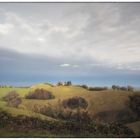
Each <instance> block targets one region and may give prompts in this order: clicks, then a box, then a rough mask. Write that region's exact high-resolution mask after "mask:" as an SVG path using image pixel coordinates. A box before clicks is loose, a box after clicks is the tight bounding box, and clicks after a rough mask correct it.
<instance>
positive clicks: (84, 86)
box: [80, 85, 88, 89]
mask: <svg viewBox="0 0 140 140" xmlns="http://www.w3.org/2000/svg"><path fill="white" fill-rule="evenodd" d="M80 87H82V88H85V89H88V86H87V85H81V86H80Z"/></svg>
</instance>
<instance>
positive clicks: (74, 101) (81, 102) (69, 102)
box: [62, 97, 88, 109]
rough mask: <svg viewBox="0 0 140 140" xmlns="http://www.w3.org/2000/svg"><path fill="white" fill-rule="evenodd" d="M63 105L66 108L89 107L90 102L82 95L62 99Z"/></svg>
mask: <svg viewBox="0 0 140 140" xmlns="http://www.w3.org/2000/svg"><path fill="white" fill-rule="evenodd" d="M62 104H63V106H64V107H65V108H66V107H68V108H71V109H75V108H79V107H80V108H84V109H85V108H87V106H88V102H87V101H86V100H85V99H84V98H82V97H72V98H69V99H66V100H63V101H62Z"/></svg>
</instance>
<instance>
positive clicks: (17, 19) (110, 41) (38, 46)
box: [0, 3, 140, 86]
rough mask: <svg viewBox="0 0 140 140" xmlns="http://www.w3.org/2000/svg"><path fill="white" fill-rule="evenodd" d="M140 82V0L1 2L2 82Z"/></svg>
mask: <svg viewBox="0 0 140 140" xmlns="http://www.w3.org/2000/svg"><path fill="white" fill-rule="evenodd" d="M68 80H70V81H72V82H73V83H75V84H88V85H93V86H95V85H96V86H110V85H112V84H118V85H133V86H140V3H0V84H11V85H28V84H34V83H40V82H51V83H57V82H58V81H68Z"/></svg>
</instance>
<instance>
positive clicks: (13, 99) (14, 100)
mask: <svg viewBox="0 0 140 140" xmlns="http://www.w3.org/2000/svg"><path fill="white" fill-rule="evenodd" d="M3 99H4V100H5V101H6V102H7V105H8V106H10V107H18V106H19V104H21V102H22V101H21V98H20V97H19V94H18V93H17V92H16V91H11V92H9V93H8V94H7V95H6V96H5V97H4V98H3Z"/></svg>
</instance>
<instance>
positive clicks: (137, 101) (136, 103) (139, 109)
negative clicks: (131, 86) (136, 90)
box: [129, 95, 140, 117]
mask: <svg viewBox="0 0 140 140" xmlns="http://www.w3.org/2000/svg"><path fill="white" fill-rule="evenodd" d="M129 107H130V108H131V110H132V111H133V112H135V113H136V114H137V115H138V117H140V95H133V96H129Z"/></svg>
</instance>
